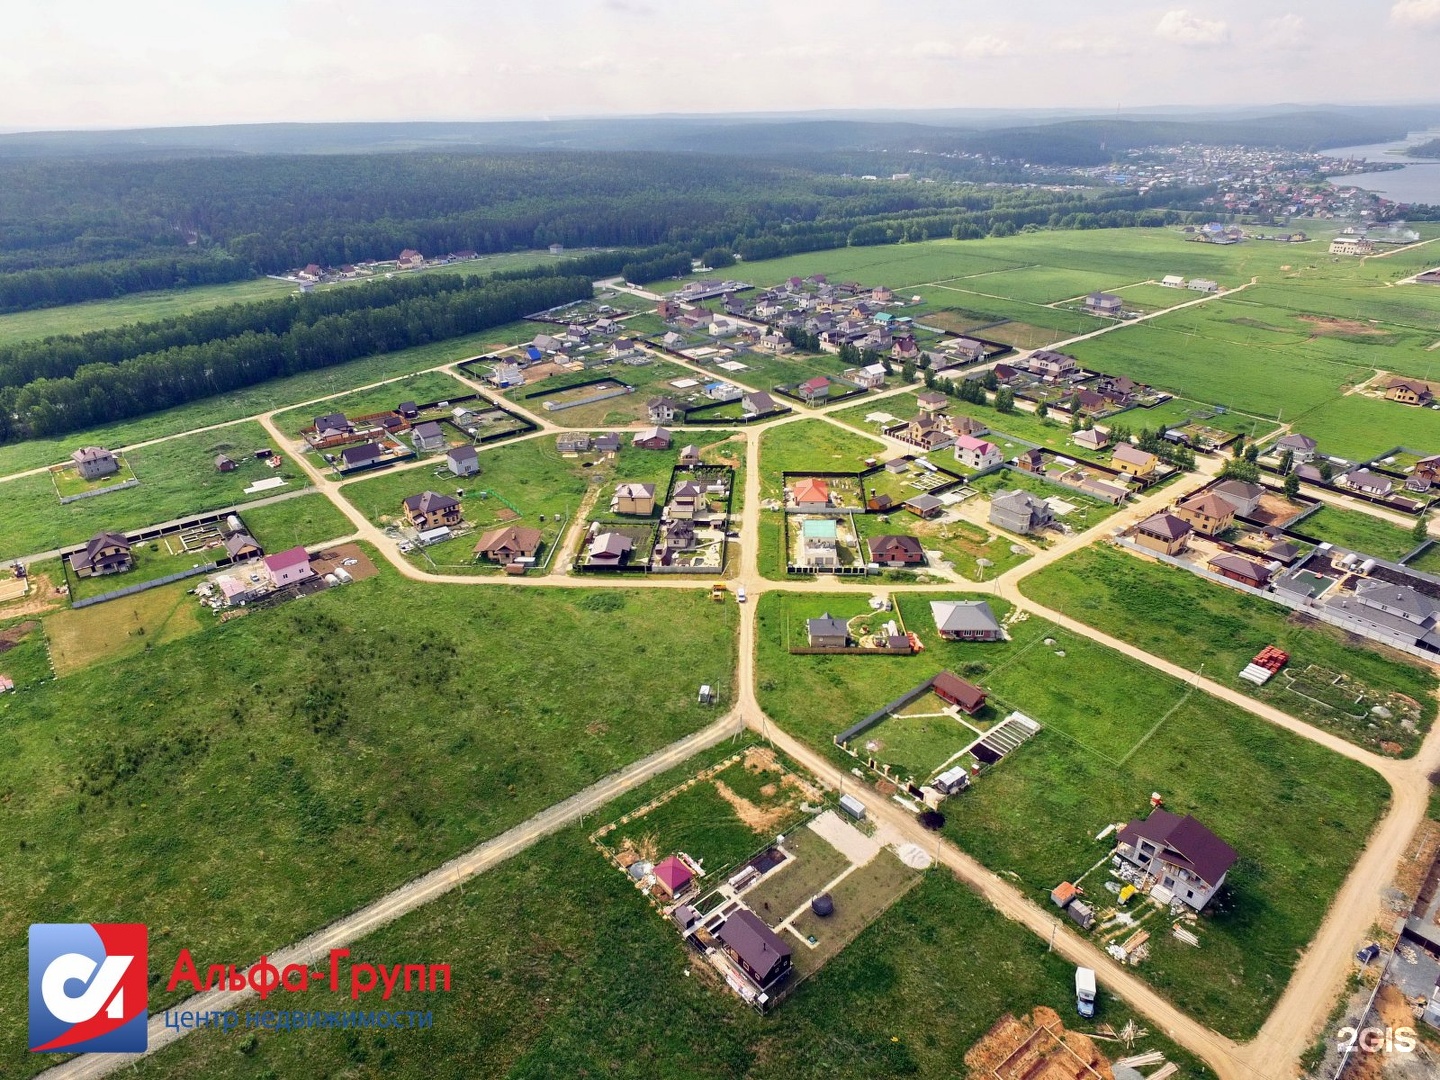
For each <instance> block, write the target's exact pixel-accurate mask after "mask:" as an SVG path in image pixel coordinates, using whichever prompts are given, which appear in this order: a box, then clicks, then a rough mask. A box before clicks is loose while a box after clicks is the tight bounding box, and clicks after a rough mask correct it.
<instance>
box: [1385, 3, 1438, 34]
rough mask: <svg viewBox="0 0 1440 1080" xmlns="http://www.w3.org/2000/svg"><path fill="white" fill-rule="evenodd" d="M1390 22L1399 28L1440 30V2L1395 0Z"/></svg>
mask: <svg viewBox="0 0 1440 1080" xmlns="http://www.w3.org/2000/svg"><path fill="white" fill-rule="evenodd" d="M1390 21H1391V22H1395V23H1399V24H1400V25H1401V26H1419V27H1426V28H1429V27H1435V28H1436V29H1440V0H1395V6H1394V7H1392V8H1391V9H1390Z"/></svg>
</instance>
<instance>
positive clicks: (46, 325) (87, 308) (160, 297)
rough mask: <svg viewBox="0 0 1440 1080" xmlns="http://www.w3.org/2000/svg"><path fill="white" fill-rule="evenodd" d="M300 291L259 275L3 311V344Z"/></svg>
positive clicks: (0, 339)
mask: <svg viewBox="0 0 1440 1080" xmlns="http://www.w3.org/2000/svg"><path fill="white" fill-rule="evenodd" d="M297 291H298V290H297V289H296V287H295V286H294V285H293V284H291V283H290V282H288V281H275V280H274V279H272V278H256V279H255V280H253V281H232V282H228V283H227V284H224V285H197V286H195V287H194V288H191V289H166V290H163V291H160V292H143V293H132V294H130V295H129V296H121V297H117V298H115V299H114V300H92V301H89V302H87V303H84V304H66V305H64V306H63V307H50V308H40V309H39V310H36V311H15V312H11V313H10V314H7V315H0V345H9V344H10V343H11V342H15V341H26V340H30V339H33V338H43V337H52V336H54V335H56V334H84V333H87V332H88V331H91V330H104V329H106V328H107V327H112V326H124V325H125V324H126V323H138V322H154V321H155V320H158V319H169V318H174V317H175V316H177V315H188V314H190V313H191V312H193V311H204V310H205V309H206V308H214V307H220V306H221V305H223V304H247V303H253V302H254V301H256V300H273V299H275V298H276V297H277V296H285V295H287V294H290V293H295V292H297Z"/></svg>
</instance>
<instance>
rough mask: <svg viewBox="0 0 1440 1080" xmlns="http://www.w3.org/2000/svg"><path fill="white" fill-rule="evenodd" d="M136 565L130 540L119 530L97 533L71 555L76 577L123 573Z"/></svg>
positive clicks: (71, 564) (72, 568) (71, 563)
mask: <svg viewBox="0 0 1440 1080" xmlns="http://www.w3.org/2000/svg"><path fill="white" fill-rule="evenodd" d="M134 565H135V558H134V556H133V555H131V554H130V541H129V540H127V539H126V538H125V535H124V534H123V533H118V532H102V533H96V534H95V535H94V536H93V537H91V538H90V542H89V543H88V544H86V545H85V546H84V547H83V548H81V549H80V550H79V551H76V552H73V553H72V554H71V556H70V569H71V570H74V571H75V576H76V577H99V576H100V575H101V574H123V573H124V572H125V571H126V570H129V569H131V568H132V567H133V566H134Z"/></svg>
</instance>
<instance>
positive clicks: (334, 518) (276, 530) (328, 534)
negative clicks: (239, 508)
mask: <svg viewBox="0 0 1440 1080" xmlns="http://www.w3.org/2000/svg"><path fill="white" fill-rule="evenodd" d="M241 516H242V517H243V519H244V521H245V527H246V528H247V529H249V530H250V535H251V536H253V537H254V538H255V539H256V541H257V542H258V543H259V544H260V546H261V547H262V548H264V549H265V550H266V551H271V552H274V551H284V550H285V549H286V548H292V547H295V546H297V545H299V544H320V543H324V542H325V541H326V540H334V539H336V538H338V537H341V536H349V535H350V534H351V533H353V532H354V531H355V526H354V525H352V524H351V522H350V519H349V518H347V517H346V516H345V515H344V514H342V513H341V512H340V511H339V509H337V508H336V506H335V504H334V503H332V502H331V501H330V499H329V498H328V497H327V496H325V495H322V494H321V493H320V492H318V491H316V492H311V493H310V494H308V495H300V496H298V497H296V498H294V499H286V500H284V501H283V502H276V503H270V504H269V505H268V506H256V507H252V508H250V509H248V510H246V511H244V513H243V514H242V515H241Z"/></svg>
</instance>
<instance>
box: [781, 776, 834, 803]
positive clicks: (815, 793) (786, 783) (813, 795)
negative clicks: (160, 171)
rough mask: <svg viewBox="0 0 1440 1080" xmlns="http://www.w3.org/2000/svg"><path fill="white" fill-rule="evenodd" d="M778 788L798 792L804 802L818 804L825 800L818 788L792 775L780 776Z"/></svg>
mask: <svg viewBox="0 0 1440 1080" xmlns="http://www.w3.org/2000/svg"><path fill="white" fill-rule="evenodd" d="M780 786H781V787H787V788H789V789H790V790H791V791H797V792H799V793H800V797H801V798H802V799H804V800H805V801H806V802H810V803H818V802H820V801H821V800H822V799H824V798H825V795H824V792H822V791H821V790H820V789H819V788H818V787H816V786H815V785H814V784H812V783H810V782H809V781H807V780H802V779H801V778H800V777H798V776H796V775H795V774H794V773H786V774H785V775H784V776H782V777H781V778H780Z"/></svg>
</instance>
